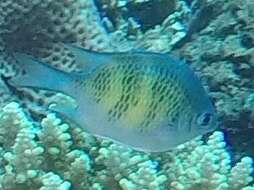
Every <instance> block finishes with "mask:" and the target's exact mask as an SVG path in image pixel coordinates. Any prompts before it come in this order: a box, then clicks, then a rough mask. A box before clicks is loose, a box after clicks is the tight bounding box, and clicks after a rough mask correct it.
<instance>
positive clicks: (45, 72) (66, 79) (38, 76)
mask: <svg viewBox="0 0 254 190" xmlns="http://www.w3.org/2000/svg"><path fill="white" fill-rule="evenodd" d="M15 58H16V59H17V61H18V64H19V65H20V67H21V68H22V69H23V70H24V71H25V74H23V75H21V76H18V77H16V78H12V79H10V80H9V81H8V82H9V83H10V84H11V85H12V86H15V87H28V88H29V87H31V88H40V89H45V90H52V91H58V92H63V93H65V94H67V95H70V96H72V94H70V91H71V90H69V87H70V86H71V85H72V84H71V83H72V81H73V76H72V74H69V73H65V72H63V71H60V70H57V69H55V68H53V67H51V66H49V65H47V64H44V63H42V62H40V61H38V60H36V59H34V58H32V57H30V56H28V55H25V54H20V53H16V54H15Z"/></svg>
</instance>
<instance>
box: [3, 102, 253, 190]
mask: <svg viewBox="0 0 254 190" xmlns="http://www.w3.org/2000/svg"><path fill="white" fill-rule="evenodd" d="M0 113H1V115H0V116H1V123H0V131H1V134H7V131H9V129H10V130H11V131H12V136H11V137H10V138H8V141H6V140H7V139H5V141H3V140H2V141H1V147H2V148H1V150H0V154H1V155H2V159H1V160H0V167H1V168H0V171H1V172H0V187H1V189H4V190H5V189H6V190H12V189H40V190H43V189H45V190H47V189H64V190H65V189H66V190H67V189H71V188H74V189H80V190H82V189H91V190H95V189H119V190H138V189H147V190H155V189H157V190H161V189H168V190H169V189H170V190H202V189H206V190H215V189H216V190H222V189H223V190H239V189H244V190H247V189H251V188H252V187H251V186H248V184H249V183H250V182H252V181H253V179H252V177H251V173H252V172H253V168H252V164H253V161H252V159H251V158H249V157H245V158H242V160H241V161H240V162H239V163H237V164H236V165H235V166H233V167H232V166H231V160H230V155H229V153H228V152H227V151H226V144H225V142H224V139H223V134H222V133H221V132H215V133H214V134H212V135H211V136H210V137H209V139H208V141H207V142H204V141H202V140H201V139H200V138H199V139H196V140H193V141H191V142H188V143H186V144H184V145H181V146H179V147H177V148H176V149H175V150H173V151H171V152H166V153H161V154H146V153H141V152H136V151H134V150H132V149H129V148H127V147H125V146H122V145H118V144H114V143H112V142H110V141H108V140H100V139H99V140H96V139H95V138H94V137H92V136H90V135H89V134H86V133H85V132H84V131H83V130H82V129H80V128H79V129H77V128H72V127H70V126H69V125H68V124H66V123H63V122H62V121H61V120H60V119H59V118H57V117H56V116H55V114H53V113H50V114H48V115H47V117H45V118H44V119H42V121H41V122H40V123H38V124H36V123H34V122H32V121H31V120H30V119H29V118H28V117H27V116H26V114H25V113H24V112H23V110H22V109H21V108H20V107H19V105H18V104H17V103H14V102H12V103H10V104H8V105H6V106H5V107H4V108H3V109H2V110H1V112H0ZM6 126H8V128H7V127H6ZM80 136H82V138H84V139H82V141H80V140H78V139H81V138H80ZM78 141H79V143H74V142H78Z"/></svg>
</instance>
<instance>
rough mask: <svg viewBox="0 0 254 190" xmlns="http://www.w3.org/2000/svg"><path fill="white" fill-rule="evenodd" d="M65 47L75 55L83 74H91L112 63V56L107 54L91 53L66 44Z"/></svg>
mask: <svg viewBox="0 0 254 190" xmlns="http://www.w3.org/2000/svg"><path fill="white" fill-rule="evenodd" d="M65 47H66V48H67V49H69V50H70V51H71V53H72V54H73V55H74V57H75V62H76V64H77V65H78V67H79V68H80V70H81V73H82V74H88V73H91V72H92V71H93V70H94V69H96V68H97V67H98V66H101V65H103V64H107V63H109V62H110V57H111V56H109V55H108V54H107V53H99V52H94V51H89V50H86V49H84V48H82V47H80V46H76V45H71V44H65Z"/></svg>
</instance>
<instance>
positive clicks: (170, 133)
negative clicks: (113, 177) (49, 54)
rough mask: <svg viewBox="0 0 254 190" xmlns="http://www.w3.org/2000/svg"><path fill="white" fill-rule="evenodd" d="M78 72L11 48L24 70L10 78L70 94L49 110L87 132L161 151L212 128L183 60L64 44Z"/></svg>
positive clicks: (208, 107) (206, 102) (208, 106)
mask: <svg viewBox="0 0 254 190" xmlns="http://www.w3.org/2000/svg"><path fill="white" fill-rule="evenodd" d="M66 47H67V48H68V49H69V50H70V51H71V53H72V54H73V56H74V59H75V64H77V65H78V66H79V68H80V72H71V73H67V72H64V71H61V70H59V69H56V68H53V67H52V66H50V65H49V64H47V63H43V62H41V61H39V60H37V59H35V58H34V57H32V56H29V55H26V54H21V53H15V58H16V60H17V61H18V63H19V65H20V67H21V68H22V69H23V70H24V74H23V75H21V76H19V77H16V78H12V79H10V80H9V83H10V84H11V85H13V86H15V87H17V88H37V89H44V90H50V91H55V92H61V93H63V94H66V95H68V96H70V97H72V98H73V99H74V100H75V101H76V103H77V106H76V107H68V106H66V105H60V104H59V105H58V104H56V105H55V106H53V107H52V111H54V112H56V113H59V114H60V115H62V116H63V117H65V118H67V119H69V120H70V121H72V122H74V123H75V124H76V125H77V126H79V127H82V128H84V129H85V131H87V132H88V133H90V134H92V135H94V136H97V137H100V138H104V139H110V140H112V141H113V142H116V143H119V144H122V145H124V146H127V147H130V148H132V149H134V150H137V151H143V152H164V151H168V150H171V149H173V148H174V147H176V146H178V145H180V144H182V143H185V142H187V141H189V140H191V139H193V138H195V137H197V136H200V135H203V134H206V133H208V132H211V131H213V130H215V129H216V128H217V123H218V122H217V120H218V119H217V114H216V111H215V108H214V106H213V104H212V102H211V100H210V99H209V96H208V94H207V92H206V91H205V89H204V88H203V86H202V84H201V81H200V80H199V78H198V77H197V75H196V74H195V73H194V71H193V70H192V69H191V67H190V66H189V65H188V64H187V63H185V62H184V61H181V60H179V59H178V58H176V57H173V56H171V55H169V54H163V53H153V52H116V53H114V52H113V53H99V52H93V51H89V50H86V49H83V48H81V47H77V46H74V45H66Z"/></svg>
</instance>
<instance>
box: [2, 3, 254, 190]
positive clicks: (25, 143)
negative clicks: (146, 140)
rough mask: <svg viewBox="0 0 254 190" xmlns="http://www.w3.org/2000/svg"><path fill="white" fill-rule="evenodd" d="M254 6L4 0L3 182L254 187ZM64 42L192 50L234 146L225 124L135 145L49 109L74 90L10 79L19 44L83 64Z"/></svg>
mask: <svg viewBox="0 0 254 190" xmlns="http://www.w3.org/2000/svg"><path fill="white" fill-rule="evenodd" d="M167 3H168V4H167ZM141 6H143V7H144V10H143V11H142V12H140V11H139V9H140V7H141ZM160 6H163V9H161V10H162V12H161V13H160V14H159V15H158V17H157V18H155V17H156V16H157V14H151V12H154V13H156V12H157V9H158V7H160ZM253 11H254V3H253V1H252V0H233V1H231V0H230V1H229V0H228V1H225V0H212V1H211V0H193V1H190V0H188V1H187V0H186V1H184V0H175V1H165V0H158V1H153V0H143V1H142V0H129V1H125V0H119V1H117V0H97V1H93V0H75V1H74V0H66V1H51V0H36V1H32V0H31V1H17V0H1V2H0V73H1V75H2V78H3V79H2V80H1V82H0V85H1V88H0V94H1V98H0V102H1V113H0V145H1V149H0V155H1V156H0V189H40V190H45V189H50V190H51V189H78V190H79V189H81V190H82V189H91V190H93V189H106V190H107V189H119V190H122V189H123V190H133V189H134V190H136V189H137V190H138V189H149V190H150V189H159V190H161V189H162V190H164V189H168V190H172V189H173V190H174V189H176V190H185V189H186V190H193V189H194V190H197V189H208V190H214V189H226V190H240V189H243V190H251V189H254V187H253V183H252V182H253V180H252V176H251V174H252V172H253V163H252V159H251V158H250V157H247V156H246V155H249V156H253V154H254V153H253V152H254V150H253V147H254V146H253V136H254V127H253V125H254V124H253V118H254V117H253V111H254V110H253V108H254V106H253V105H254V100H253V99H254V98H253V93H254V92H253V84H254V83H253V82H254V81H253V79H254V78H253V74H252V73H253V67H254V58H253V55H254V39H253V33H254V31H253V30H254V28H253V26H254V19H253V18H254V17H253V16H254V12H253ZM112 15H113V16H112ZM150 17H151V19H149V18H150ZM149 20H150V21H149ZM65 43H76V44H77V45H79V46H82V47H84V48H85V49H88V50H93V51H99V52H120V51H135V50H140V49H143V50H147V51H153V52H160V53H164V52H166V53H169V52H170V54H175V55H178V56H179V57H182V58H184V59H185V60H186V61H187V62H188V63H190V64H191V67H192V68H193V69H194V71H195V72H196V73H197V74H198V75H199V76H200V78H201V80H202V82H203V84H204V86H205V87H207V91H208V92H209V95H210V97H211V99H212V100H213V101H214V104H215V106H216V109H217V111H218V114H219V116H220V117H219V119H220V121H221V125H222V128H223V129H224V131H226V133H225V134H226V137H227V139H226V140H227V141H228V142H229V143H230V144H231V148H230V149H229V147H228V146H227V145H226V143H225V140H224V138H223V134H222V133H221V132H218V131H217V132H214V133H213V134H211V135H209V137H207V138H204V139H200V138H198V139H195V140H193V141H190V142H187V143H186V144H183V145H181V146H179V147H177V148H175V149H173V150H172V151H169V152H164V153H159V154H151V153H142V152H137V151H134V150H132V149H128V148H126V147H125V146H121V145H118V144H114V143H112V142H111V141H107V140H101V139H100V138H98V139H97V138H95V137H93V136H91V135H89V134H87V133H86V132H85V131H83V130H82V129H81V128H75V127H73V126H72V123H69V121H65V120H64V119H63V118H60V116H58V115H55V114H54V113H52V112H50V110H48V109H47V108H48V106H49V104H51V103H58V104H61V105H66V104H68V106H71V105H73V104H74V103H73V102H72V100H71V99H69V97H67V96H65V95H63V94H59V93H57V94H55V93H51V92H48V91H43V90H37V89H33V90H31V89H15V88H12V87H10V86H9V85H8V84H7V83H6V78H10V77H12V78H13V77H18V76H19V75H21V74H22V68H20V67H19V64H18V60H16V59H15V57H14V53H15V52H21V53H25V54H29V55H32V56H33V57H35V58H37V59H38V60H41V61H42V62H45V63H48V64H50V65H51V66H53V67H56V68H57V69H60V70H63V71H65V72H73V71H75V72H76V71H80V65H76V64H75V56H74V55H73V54H72V53H71V51H70V50H69V49H68V48H66V46H64V45H63V44H65ZM67 123H68V124H67ZM229 152H232V153H233V155H230V153H229ZM243 156H245V157H243ZM240 158H241V159H240Z"/></svg>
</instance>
